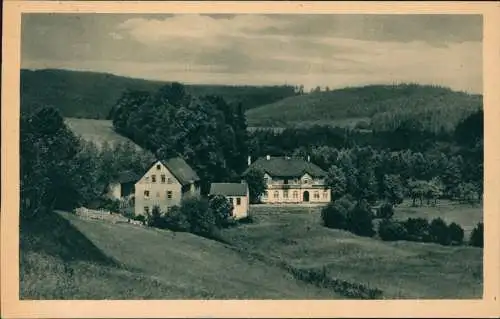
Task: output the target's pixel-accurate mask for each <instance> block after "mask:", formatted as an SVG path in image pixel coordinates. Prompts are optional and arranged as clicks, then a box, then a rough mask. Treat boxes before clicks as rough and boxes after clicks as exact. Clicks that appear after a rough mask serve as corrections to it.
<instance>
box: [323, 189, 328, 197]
mask: <svg viewBox="0 0 500 319" xmlns="http://www.w3.org/2000/svg"><path fill="white" fill-rule="evenodd" d="M327 198H328V191H324V192H323V199H327Z"/></svg>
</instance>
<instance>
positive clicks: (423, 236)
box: [403, 217, 431, 242]
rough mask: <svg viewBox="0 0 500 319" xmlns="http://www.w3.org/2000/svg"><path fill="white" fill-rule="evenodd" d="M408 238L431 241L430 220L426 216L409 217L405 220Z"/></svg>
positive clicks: (404, 224)
mask: <svg viewBox="0 0 500 319" xmlns="http://www.w3.org/2000/svg"><path fill="white" fill-rule="evenodd" d="M403 226H404V228H405V229H406V233H407V239H408V240H411V241H419V242H430V241H431V238H430V235H429V222H428V221H427V219H425V218H420V217H419V218H408V219H407V220H406V221H404V222H403Z"/></svg>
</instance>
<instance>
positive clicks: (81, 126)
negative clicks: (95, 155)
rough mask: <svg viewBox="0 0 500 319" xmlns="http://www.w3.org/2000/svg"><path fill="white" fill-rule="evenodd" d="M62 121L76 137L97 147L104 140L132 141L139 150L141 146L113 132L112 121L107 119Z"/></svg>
mask: <svg viewBox="0 0 500 319" xmlns="http://www.w3.org/2000/svg"><path fill="white" fill-rule="evenodd" d="M64 123H65V124H66V125H67V126H68V128H69V129H70V130H71V131H72V132H73V134H75V135H76V136H78V137H81V138H82V139H84V140H86V141H89V142H94V143H95V144H96V145H97V146H98V147H99V146H101V145H102V144H103V143H104V142H106V143H108V144H110V145H113V144H118V143H132V145H134V146H136V147H137V148H138V149H139V150H141V149H142V148H141V147H139V146H138V145H137V144H135V143H133V142H132V141H131V140H130V139H128V138H126V137H125V136H123V135H120V134H118V133H116V132H115V130H114V129H113V122H112V121H109V120H93V119H79V118H65V119H64Z"/></svg>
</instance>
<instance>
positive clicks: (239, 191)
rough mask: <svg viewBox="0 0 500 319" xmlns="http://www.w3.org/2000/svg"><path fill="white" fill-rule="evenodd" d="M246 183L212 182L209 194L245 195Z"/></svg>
mask: <svg viewBox="0 0 500 319" xmlns="http://www.w3.org/2000/svg"><path fill="white" fill-rule="evenodd" d="M247 191H248V185H247V184H244V183H212V184H211V185H210V195H224V196H246V195H247Z"/></svg>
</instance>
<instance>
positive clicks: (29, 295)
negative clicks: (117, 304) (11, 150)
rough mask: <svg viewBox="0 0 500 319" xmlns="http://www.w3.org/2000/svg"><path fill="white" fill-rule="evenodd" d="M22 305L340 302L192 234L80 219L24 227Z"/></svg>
mask: <svg viewBox="0 0 500 319" xmlns="http://www.w3.org/2000/svg"><path fill="white" fill-rule="evenodd" d="M20 244H21V247H20V248H21V250H20V298H21V299H214V298H220V299H256V298H266V299H283V298H286V299H302V298H310V299H332V298H333V299H336V298H338V297H339V295H337V294H335V293H333V292H331V291H329V290H327V289H322V288H317V287H316V286H313V285H310V284H306V283H303V282H301V281H298V280H296V279H294V278H293V277H292V276H291V275H289V274H287V273H286V272H283V271H282V270H281V269H279V268H276V267H273V266H269V265H266V264H264V263H262V262H260V261H258V260H253V259H249V258H246V257H245V256H242V255H240V254H239V253H237V252H236V251H234V250H232V249H231V248H230V247H228V246H226V245H224V244H221V243H219V242H215V241H212V240H207V239H204V238H201V237H198V236H194V235H191V234H187V233H176V234H174V233H172V232H169V231H161V230H154V229H149V228H143V227H140V226H132V225H128V224H111V223H105V222H99V221H89V220H83V219H80V218H78V217H76V216H74V215H72V214H69V213H63V212H60V213H54V214H49V215H47V216H46V217H45V218H44V219H42V220H38V221H37V222H36V223H31V224H26V223H25V224H24V225H23V229H22V231H21V235H20Z"/></svg>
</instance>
